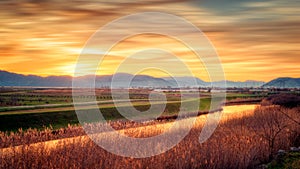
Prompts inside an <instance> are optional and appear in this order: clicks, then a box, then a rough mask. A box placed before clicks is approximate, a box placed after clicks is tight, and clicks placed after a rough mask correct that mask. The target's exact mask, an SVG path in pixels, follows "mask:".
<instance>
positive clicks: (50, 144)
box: [0, 104, 258, 155]
mask: <svg viewBox="0 0 300 169" xmlns="http://www.w3.org/2000/svg"><path fill="white" fill-rule="evenodd" d="M256 107H258V105H256V104H251V105H236V106H225V107H224V108H223V114H222V119H221V122H226V121H228V120H232V119H237V118H242V117H246V116H251V115H253V113H254V110H255V108H256ZM206 117H207V115H201V116H199V117H197V121H196V123H195V125H194V127H199V126H202V125H203V124H204V122H205V121H206ZM183 120H184V119H183ZM172 124H173V122H167V123H161V124H154V125H148V126H142V127H135V128H129V129H122V130H119V131H118V132H120V133H121V134H125V135H128V136H132V137H150V136H153V135H157V134H160V133H163V132H164V131H166V130H168V129H169V128H170V127H171V126H172ZM106 135H107V133H101V136H102V137H103V138H107V137H106ZM89 140H90V138H89V137H88V136H86V135H85V136H77V137H72V138H64V139H58V140H50V141H45V142H39V143H33V144H29V145H20V146H15V147H9V148H4V149H0V154H1V155H13V154H14V153H18V152H22V150H26V151H27V150H31V149H38V148H39V147H43V150H42V151H43V152H44V153H47V152H48V153H50V152H51V150H52V149H56V148H62V146H65V145H67V144H73V143H79V142H80V143H85V142H88V141H89Z"/></svg>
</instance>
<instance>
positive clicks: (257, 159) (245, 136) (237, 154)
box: [0, 106, 300, 168]
mask: <svg viewBox="0 0 300 169" xmlns="http://www.w3.org/2000/svg"><path fill="white" fill-rule="evenodd" d="M254 108H255V106H254V107H253V106H252V107H250V109H249V106H248V107H246V108H245V109H244V110H243V109H241V107H239V106H232V107H231V108H230V106H229V109H228V110H226V109H225V112H224V113H225V114H224V117H223V118H222V121H221V123H220V125H219V126H218V128H217V130H216V131H215V132H214V134H213V135H212V137H211V138H210V139H209V140H208V141H207V142H205V143H202V144H200V143H199V142H198V137H199V134H200V132H201V129H202V127H203V123H204V121H205V120H206V116H199V117H198V118H197V121H196V124H195V125H194V127H193V129H192V130H191V132H190V133H189V134H188V136H186V137H185V138H184V140H183V141H181V142H180V143H179V144H178V145H176V146H175V147H174V148H172V149H171V150H169V151H167V152H166V153H163V154H160V155H157V156H153V157H148V158H141V159H135V158H127V157H121V156H117V155H114V154H111V153H109V152H107V151H105V150H103V149H102V148H100V147H98V146H97V145H95V143H94V142H92V141H91V140H90V139H89V138H87V137H85V136H82V137H73V136H74V135H75V134H74V133H82V128H81V127H80V126H77V127H76V126H69V127H68V128H67V129H65V130H60V131H59V132H58V133H53V130H51V129H48V130H43V131H37V130H31V131H27V132H20V133H14V134H11V135H6V134H5V133H1V136H0V138H1V140H2V142H1V143H2V144H1V147H3V148H4V147H8V148H4V149H1V153H2V156H1V158H0V161H1V162H0V164H1V166H2V167H3V168H36V167H40V168H107V167H108V166H109V168H256V167H257V166H258V165H259V164H262V163H266V162H268V161H269V158H272V157H273V156H274V155H275V154H276V151H277V150H278V149H288V148H289V147H290V146H292V145H295V144H296V143H297V139H299V138H298V137H299V132H300V126H298V125H297V124H295V123H293V122H292V121H290V120H289V119H288V118H286V117H285V116H284V114H281V113H278V110H283V111H286V113H287V114H288V115H289V116H290V117H293V118H294V119H295V120H300V119H299V116H297V113H298V112H299V109H298V108H294V109H284V108H281V107H274V106H271V107H269V106H267V107H257V108H256V109H255V110H253V109H254ZM239 111H240V112H239ZM262 112H263V113H262ZM258 117H259V119H260V120H261V121H258V120H257V118H258ZM278 120H280V125H279V123H278V122H277V121H278ZM261 122H264V123H261ZM171 124H172V122H163V123H161V122H159V123H153V124H149V125H146V126H134V125H133V124H128V125H127V126H128V128H127V129H120V132H121V133H124V134H126V135H128V136H131V137H149V136H153V135H157V134H159V133H161V132H164V131H165V130H167V129H168V128H169V126H170V125H171ZM111 125H112V126H115V127H116V128H117V127H118V125H119V123H118V122H112V123H111ZM278 125H279V128H280V129H281V127H283V129H282V130H280V132H279V134H278V135H276V136H275V137H273V135H272V132H270V131H272V130H274V131H277V129H279V128H278ZM266 126H267V127H269V128H270V129H272V130H264V129H265V127H266ZM297 135H298V137H297ZM59 136H60V137H61V138H62V137H68V136H71V137H72V138H69V139H61V140H58V141H50V142H40V141H41V140H39V139H40V138H43V137H44V139H47V140H53V139H57V138H58V137H59ZM99 137H100V138H102V139H108V141H110V142H117V140H115V139H112V138H107V137H105V133H103V134H102V135H99ZM12 140H15V141H14V142H15V143H16V145H21V146H16V145H14V146H16V147H12V145H11V144H12V143H13V142H12ZM166 141H167V140H166ZM270 141H272V142H273V143H274V144H270ZM35 142H38V143H35ZM34 143H35V144H34ZM158 145H159V143H158ZM298 146H299V142H298Z"/></svg>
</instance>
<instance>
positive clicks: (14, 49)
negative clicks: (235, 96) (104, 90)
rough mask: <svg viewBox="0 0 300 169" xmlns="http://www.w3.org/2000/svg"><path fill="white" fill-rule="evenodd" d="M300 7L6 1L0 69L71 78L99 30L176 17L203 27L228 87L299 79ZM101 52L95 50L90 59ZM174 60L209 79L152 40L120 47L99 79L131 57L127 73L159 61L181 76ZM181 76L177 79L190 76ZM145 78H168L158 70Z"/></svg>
mask: <svg viewBox="0 0 300 169" xmlns="http://www.w3.org/2000/svg"><path fill="white" fill-rule="evenodd" d="M299 5H300V4H299V2H297V1H296V0H287V1H280V0H273V1H258V0H252V1H236V0H231V1H229V2H226V4H225V2H214V3H213V2H211V3H210V2H208V1H200V2H195V1H180V0H179V1H171V0H155V1H151V0H144V1H138V2H134V1H132V2H127V3H125V2H123V1H120V2H118V1H112V2H109V1H93V0H88V1H74V2H71V1H57V0H47V1H41V2H39V1H30V0H22V1H6V0H5V1H1V2H0V18H1V20H0V36H1V41H0V59H1V63H0V70H6V71H10V72H16V73H20V74H34V75H41V76H49V75H73V74H74V68H75V64H76V61H77V58H78V56H79V55H80V53H81V50H82V48H83V47H84V45H85V43H86V41H87V40H88V39H89V38H90V36H92V35H93V33H94V32H95V31H97V30H98V29H100V28H101V27H102V26H104V25H105V24H107V23H109V22H110V21H112V20H114V19H117V18H119V17H122V16H125V15H129V14H133V13H137V12H145V11H158V12H167V13H170V14H174V15H178V16H180V17H183V18H185V19H187V20H188V21H190V22H191V23H193V24H195V25H196V26H198V27H199V29H201V30H202V31H203V32H204V33H205V35H206V36H207V37H208V38H209V39H210V41H211V42H212V44H213V45H214V47H215V48H216V50H217V52H218V53H219V57H220V60H221V62H222V65H223V68H224V71H225V75H226V78H227V79H228V80H235V81H245V80H261V81H269V80H271V79H274V78H277V77H287V76H288V77H300V69H299V64H300V58H299V54H300V51H299V49H298V48H299V45H300V41H299V38H298V36H299V34H300V29H299V26H300V16H299V12H300V8H299ZM169 22H170V23H171V22H172V21H169ZM157 26H158V27H159V25H157ZM113 31H118V30H113ZM101 43H106V42H101ZM145 48H149V49H161V50H162V51H168V54H167V53H166V52H158V53H155V52H157V51H155V50H150V54H148V55H147V54H146V52H141V53H140V54H136V51H138V50H140V49H145ZM99 52H101V51H97V48H95V49H91V53H94V54H97V53H99ZM151 52H154V53H151ZM156 54H157V55H156ZM171 54H172V55H173V56H172V55H171ZM174 55H175V56H177V57H178V58H180V59H181V60H183V61H184V62H186V63H187V65H188V66H189V68H190V69H191V71H192V72H193V74H194V75H195V76H197V77H199V78H201V79H203V80H209V78H208V75H207V72H206V70H205V67H204V65H203V64H199V63H200V62H199V59H198V58H197V56H195V54H194V53H193V52H191V51H190V50H189V49H188V48H186V47H185V46H184V45H183V44H181V43H180V42H178V41H176V40H174V39H171V38H168V37H164V36H159V35H155V36H154V35H149V34H148V35H139V36H133V37H130V38H128V39H126V40H124V41H122V42H120V43H119V44H118V45H116V46H115V47H114V48H113V49H112V50H111V51H110V53H109V55H108V56H107V57H105V59H104V61H103V62H102V64H101V65H100V68H101V69H100V70H99V74H102V75H104V74H113V73H114V72H115V70H116V66H117V65H118V64H120V62H121V61H122V60H123V59H124V58H126V57H131V58H130V59H129V60H130V61H128V65H127V66H125V67H124V68H123V69H124V70H126V71H127V73H130V67H132V66H134V65H140V64H141V59H142V57H147V58H148V59H149V58H152V57H153V61H157V60H159V61H160V64H165V66H166V67H170V68H173V69H176V65H172V64H170V63H172V58H173V57H175V56H174ZM145 65H147V63H145ZM176 71H177V73H178V74H177V75H179V76H184V75H185V74H183V73H182V72H180V70H176ZM141 74H147V75H152V76H155V77H161V76H166V73H163V72H160V71H158V70H147V71H144V72H141Z"/></svg>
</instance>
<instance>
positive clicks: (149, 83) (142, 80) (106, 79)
mask: <svg viewBox="0 0 300 169" xmlns="http://www.w3.org/2000/svg"><path fill="white" fill-rule="evenodd" d="M93 78H94V76H92V75H86V76H81V77H76V78H74V80H75V81H77V82H80V86H78V87H89V85H90V83H89V82H90V81H91V80H93ZM113 78H114V85H113V87H118V88H120V87H127V86H128V85H127V84H126V81H127V80H128V79H132V81H131V83H130V85H129V86H130V87H210V86H214V87H220V86H221V85H222V84H223V82H213V83H210V82H205V81H203V80H201V79H199V78H196V77H188V76H182V77H163V78H155V77H152V76H147V75H136V76H134V75H131V74H127V73H117V74H115V75H114V76H113V75H104V76H96V77H95V86H96V87H110V86H111V82H112V80H113ZM72 80H73V77H71V76H48V77H40V76H35V75H22V74H16V73H11V72H7V71H1V70H0V86H33V87H72ZM226 83H227V87H260V86H261V85H263V84H264V82H260V81H245V82H234V81H226ZM195 84H196V85H195Z"/></svg>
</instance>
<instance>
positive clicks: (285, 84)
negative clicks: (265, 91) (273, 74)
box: [263, 77, 300, 88]
mask: <svg viewBox="0 0 300 169" xmlns="http://www.w3.org/2000/svg"><path fill="white" fill-rule="evenodd" d="M263 87H277V88H300V78H290V77H281V78H277V79H274V80H272V81H270V82H268V83H266V84H265V85H263Z"/></svg>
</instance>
